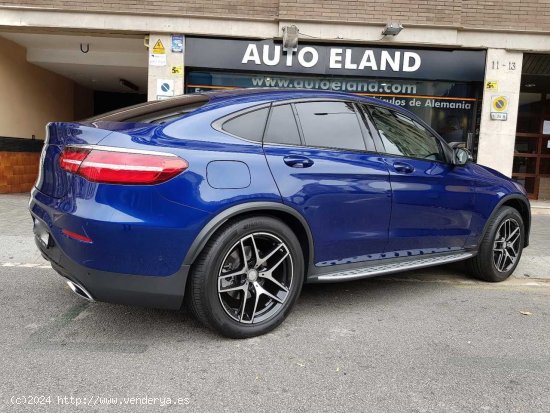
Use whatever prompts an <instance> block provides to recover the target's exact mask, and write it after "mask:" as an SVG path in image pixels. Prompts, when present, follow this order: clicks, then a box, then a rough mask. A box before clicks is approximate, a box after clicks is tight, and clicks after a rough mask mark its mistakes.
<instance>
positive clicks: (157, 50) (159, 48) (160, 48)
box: [153, 39, 166, 54]
mask: <svg viewBox="0 0 550 413" xmlns="http://www.w3.org/2000/svg"><path fill="white" fill-rule="evenodd" d="M153 54H166V49H165V48H164V45H163V44H162V42H161V40H160V39H158V40H157V42H156V43H155V45H154V46H153Z"/></svg>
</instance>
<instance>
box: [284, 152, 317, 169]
mask: <svg viewBox="0 0 550 413" xmlns="http://www.w3.org/2000/svg"><path fill="white" fill-rule="evenodd" d="M283 161H284V162H285V163H286V164H287V165H288V166H290V167H292V168H309V167H310V166H311V165H313V161H312V160H311V159H309V158H307V157H305V156H297V155H290V156H285V157H284V158H283Z"/></svg>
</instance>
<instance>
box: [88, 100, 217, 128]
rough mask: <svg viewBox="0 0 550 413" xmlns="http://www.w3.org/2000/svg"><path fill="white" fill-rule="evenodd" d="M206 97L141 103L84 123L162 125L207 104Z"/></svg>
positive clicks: (98, 116) (95, 117)
mask: <svg viewBox="0 0 550 413" xmlns="http://www.w3.org/2000/svg"><path fill="white" fill-rule="evenodd" d="M208 100H209V98H208V96H205V95H185V96H180V97H177V98H172V99H167V100H157V101H153V102H146V103H141V104H139V105H134V106H128V107H126V108H122V109H117V110H114V111H112V112H107V113H103V114H101V115H97V116H94V117H92V118H89V119H85V120H84V122H97V121H104V122H139V123H157V124H163V123H166V122H170V121H171V120H174V119H176V118H178V117H180V116H183V115H185V114H187V113H190V112H193V111H194V110H197V109H198V108H200V107H201V106H204V105H206V104H207V103H208Z"/></svg>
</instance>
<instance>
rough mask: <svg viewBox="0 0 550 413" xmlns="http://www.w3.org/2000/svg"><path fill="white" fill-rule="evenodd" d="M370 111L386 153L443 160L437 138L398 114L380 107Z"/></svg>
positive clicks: (419, 125) (413, 121) (372, 108)
mask: <svg viewBox="0 0 550 413" xmlns="http://www.w3.org/2000/svg"><path fill="white" fill-rule="evenodd" d="M370 110H371V114H372V117H373V119H374V123H375V125H376V128H377V129H378V132H379V133H380V137H381V139H382V143H383V144H384V148H385V151H386V153H390V154H394V155H403V156H408V157H410V158H420V159H431V160H438V161H443V160H445V158H444V156H443V154H442V151H441V146H440V143H439V142H438V140H437V138H436V137H435V136H433V135H432V134H431V132H430V131H429V130H427V129H426V128H425V127H424V126H422V125H421V124H419V123H418V122H416V121H415V120H413V119H411V118H409V117H408V116H405V115H402V114H401V113H399V112H395V111H391V110H388V109H385V108H380V107H371V108H370Z"/></svg>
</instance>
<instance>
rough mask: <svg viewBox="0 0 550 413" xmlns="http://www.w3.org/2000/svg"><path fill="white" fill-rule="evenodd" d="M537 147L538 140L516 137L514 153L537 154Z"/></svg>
mask: <svg viewBox="0 0 550 413" xmlns="http://www.w3.org/2000/svg"><path fill="white" fill-rule="evenodd" d="M538 146H539V140H538V138H524V137H517V138H516V146H515V150H514V151H515V152H516V153H530V154H536V153H537V152H538Z"/></svg>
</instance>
